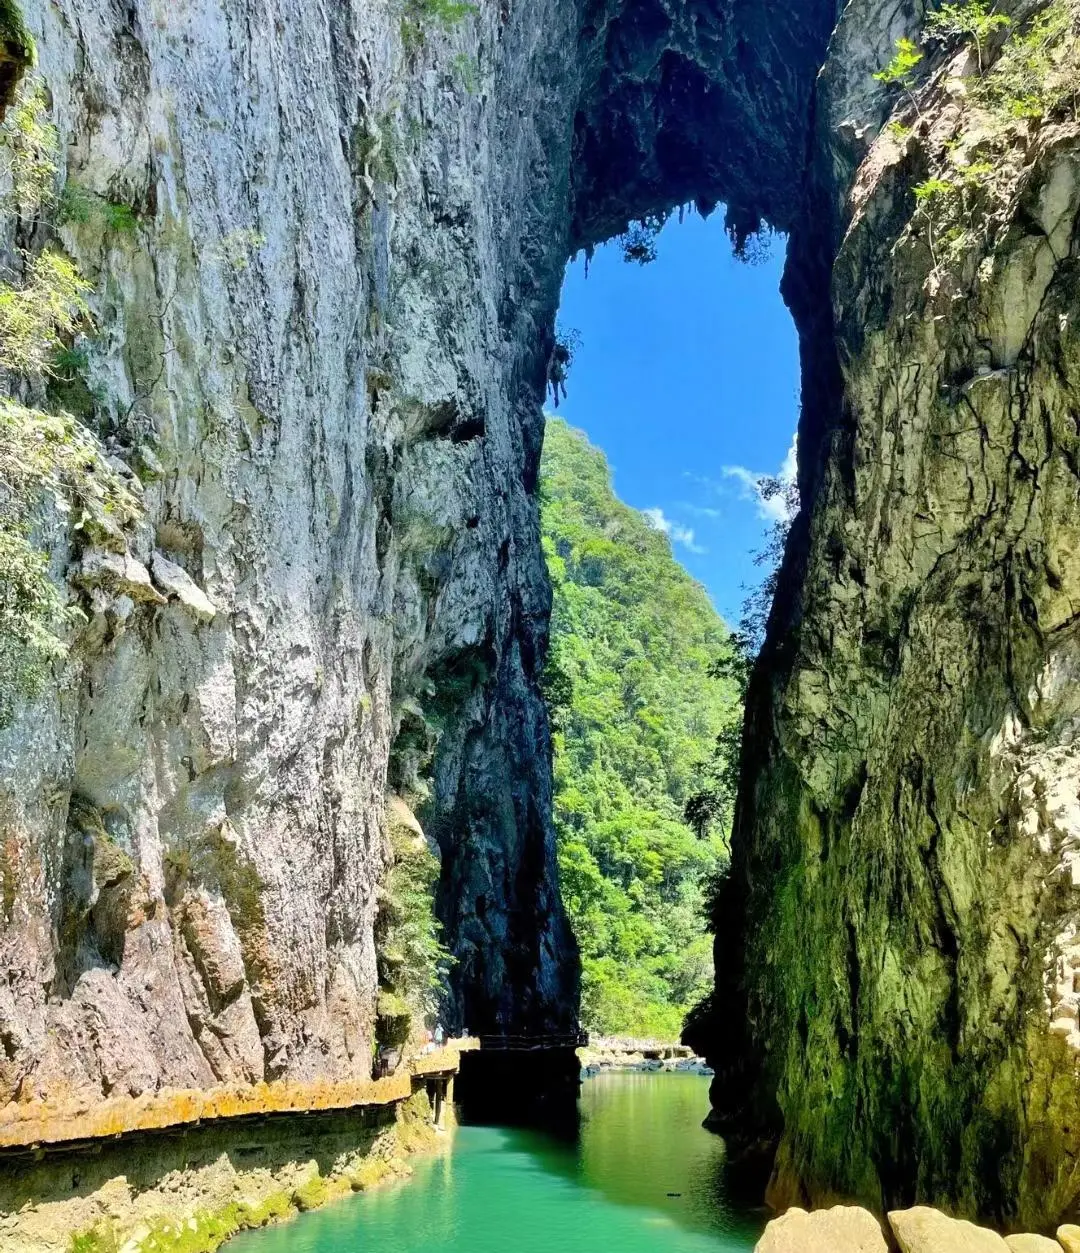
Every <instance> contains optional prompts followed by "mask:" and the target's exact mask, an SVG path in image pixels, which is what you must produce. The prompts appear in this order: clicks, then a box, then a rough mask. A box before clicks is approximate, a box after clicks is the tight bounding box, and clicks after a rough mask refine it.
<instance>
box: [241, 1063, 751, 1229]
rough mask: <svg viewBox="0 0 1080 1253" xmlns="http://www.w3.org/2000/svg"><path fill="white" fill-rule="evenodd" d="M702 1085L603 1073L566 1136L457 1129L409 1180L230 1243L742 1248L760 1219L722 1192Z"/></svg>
mask: <svg viewBox="0 0 1080 1253" xmlns="http://www.w3.org/2000/svg"><path fill="white" fill-rule="evenodd" d="M708 1094H709V1081H708V1080H707V1079H704V1078H701V1077H699V1076H697V1075H685V1074H677V1073H676V1074H639V1073H621V1074H609V1075H600V1076H598V1077H597V1078H594V1079H588V1080H586V1081H585V1083H584V1085H583V1087H582V1090H581V1102H580V1110H581V1119H580V1127H579V1129H578V1132H577V1135H576V1136H573V1137H569V1138H566V1139H560V1138H557V1137H554V1136H549V1135H546V1134H543V1133H541V1132H536V1131H522V1130H519V1129H516V1128H506V1127H472V1126H465V1127H461V1128H459V1129H458V1130H457V1132H456V1133H455V1139H454V1148H453V1152H451V1153H447V1154H445V1155H442V1156H438V1157H431V1158H426V1159H420V1160H418V1161H417V1163H416V1169H415V1173H414V1175H413V1177H412V1178H411V1179H409V1180H407V1181H405V1182H402V1183H395V1184H391V1185H389V1186H387V1187H385V1188H382V1189H376V1190H375V1191H373V1192H371V1193H368V1194H367V1195H363V1196H356V1197H352V1198H348V1199H346V1200H344V1201H341V1202H339V1203H337V1204H333V1205H329V1206H327V1208H326V1209H323V1210H318V1211H316V1212H314V1213H312V1214H306V1215H304V1216H302V1217H301V1218H299V1219H297V1220H295V1221H293V1222H291V1223H286V1224H285V1225H284V1226H281V1227H272V1228H268V1229H266V1230H264V1231H257V1232H249V1233H247V1234H246V1235H242V1236H239V1237H237V1239H236V1240H235V1241H234V1242H233V1243H232V1244H231V1245H230V1246H229V1249H230V1253H607V1251H608V1250H610V1251H611V1253H747V1250H750V1249H752V1248H753V1247H754V1242H755V1240H756V1239H757V1237H758V1236H759V1235H760V1234H761V1230H762V1227H763V1225H764V1219H763V1218H762V1217H760V1216H757V1215H751V1214H747V1213H739V1212H737V1211H736V1209H734V1208H733V1207H732V1205H731V1204H730V1202H729V1200H728V1196H727V1190H726V1183H725V1173H724V1147H723V1142H722V1141H721V1140H720V1139H718V1138H717V1137H716V1136H714V1135H711V1134H710V1133H709V1132H707V1131H705V1130H703V1129H702V1127H701V1119H702V1117H703V1116H704V1114H705V1113H706V1112H707V1110H708V1108H709V1095H708Z"/></svg>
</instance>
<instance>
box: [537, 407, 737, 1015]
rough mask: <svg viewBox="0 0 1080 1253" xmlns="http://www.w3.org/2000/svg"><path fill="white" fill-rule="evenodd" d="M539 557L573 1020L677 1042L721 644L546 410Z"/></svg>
mask: <svg viewBox="0 0 1080 1253" xmlns="http://www.w3.org/2000/svg"><path fill="white" fill-rule="evenodd" d="M543 494H544V495H543V534H544V551H545V554H546V557H547V562H548V569H549V571H550V574H551V581H552V584H553V588H554V609H553V616H552V646H551V655H550V660H549V664H548V670H547V690H548V698H549V704H550V706H551V711H552V719H553V725H554V738H555V820H556V828H557V832H558V845H559V865H560V871H561V876H562V891H563V896H564V899H565V901H566V905H567V908H568V910H569V913H570V917H571V921H572V923H573V926H574V930H575V932H576V934H577V938H578V941H579V943H580V945H581V953H582V966H583V972H582V982H583V996H582V1018H583V1021H584V1024H585V1025H586V1026H587V1027H588V1028H590V1029H592V1030H594V1031H600V1032H606V1033H613V1032H617V1033H625V1034H634V1035H645V1034H656V1035H661V1036H667V1037H675V1036H676V1035H677V1034H678V1032H679V1029H680V1025H681V1022H682V1019H683V1016H684V1014H685V1013H686V1011H687V1009H688V1008H689V1007H690V1005H691V1004H692V1003H693V1002H694V1001H695V1000H696V999H697V998H699V997H700V996H701V995H702V994H703V993H704V992H705V991H707V989H708V987H709V986H710V982H711V977H712V964H711V952H710V942H709V939H708V937H707V934H706V929H705V928H706V924H705V918H704V913H705V911H704V905H703V898H704V892H705V890H706V886H707V882H708V880H709V878H710V877H711V875H712V874H714V873H715V871H716V869H717V867H718V864H719V863H720V861H721V859H723V858H724V857H725V856H726V831H725V830H723V829H721V826H720V822H719V821H717V822H715V823H713V824H708V823H705V824H702V829H701V830H700V831H699V832H695V830H693V829H692V828H691V826H690V825H689V824H688V823H687V822H686V820H685V810H686V806H687V802H688V801H689V800H690V799H691V797H693V796H694V795H695V794H696V793H697V792H698V791H699V789H700V788H701V787H702V784H703V781H704V775H705V774H706V773H707V771H708V769H709V766H708V765H707V763H711V762H712V759H713V754H714V748H715V745H716V742H717V738H718V737H719V736H720V735H721V733H722V732H723V730H724V729H725V728H726V727H729V726H730V725H731V724H732V722H733V721H734V720H735V719H736V718H737V716H738V695H737V690H736V686H735V684H734V683H733V682H732V681H731V680H730V679H727V678H718V677H713V675H712V674H711V671H712V670H713V668H714V667H715V663H716V662H717V661H718V659H720V658H722V657H723V656H725V655H727V654H728V653H729V652H730V642H729V635H728V631H727V628H726V627H725V625H724V623H723V621H722V620H721V618H720V617H719V615H718V614H717V613H716V611H715V610H714V609H713V607H712V604H711V603H710V601H709V598H708V596H707V595H706V593H705V590H704V588H702V587H701V585H700V584H698V583H697V582H695V581H694V580H693V579H692V578H691V577H690V576H689V575H688V574H687V573H686V571H685V570H683V568H682V567H681V566H680V565H679V563H678V562H677V561H676V560H675V558H674V556H673V555H672V550H671V544H670V541H669V540H668V538H667V536H665V535H664V534H662V533H661V532H660V531H658V530H656V529H655V528H654V527H653V526H651V525H650V523H649V522H648V520H647V519H646V518H645V517H644V516H643V515H642V514H641V513H640V512H638V511H637V510H636V509H631V508H630V507H629V506H627V505H625V504H623V503H622V502H621V501H620V500H618V499H617V498H616V496H615V494H614V492H613V491H612V485H611V474H610V471H609V468H608V465H607V462H606V460H605V458H604V454H603V453H602V452H601V451H600V450H599V449H597V448H594V447H593V446H592V445H591V444H590V443H589V442H588V439H587V438H586V437H585V435H584V434H583V433H582V432H580V431H575V430H573V429H572V428H570V427H569V426H567V424H566V423H565V422H563V421H560V420H556V419H549V421H548V424H547V433H546V436H545V441H544V457H543Z"/></svg>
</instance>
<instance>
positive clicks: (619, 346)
mask: <svg viewBox="0 0 1080 1253" xmlns="http://www.w3.org/2000/svg"><path fill="white" fill-rule="evenodd" d="M657 247H658V256H657V259H656V260H655V261H654V262H652V263H651V264H650V265H646V266H639V265H633V264H627V263H626V262H625V261H624V260H623V259H622V254H621V252H620V250H619V248H618V246H617V245H608V246H607V247H605V248H602V249H600V250H598V251H597V253H596V255H595V256H594V258H593V260H592V264H591V265H590V267H589V274H588V278H586V276H585V264H584V260H583V259H578V260H577V261H575V262H574V263H573V264H572V265H571V266H569V267H568V269H567V272H566V281H565V284H564V287H563V302H562V312H561V314H560V317H559V323H560V326H561V327H563V328H564V329H565V328H571V327H572V328H574V329H576V330H577V331H578V332H579V333H580V335H581V343H580V346H579V348H578V351H577V354H576V357H575V360H574V365H573V370H572V372H571V374H570V378H569V395H568V397H567V398H566V399H565V400H564V401H562V403H561V404H560V406H559V409H558V410H557V412H558V413H559V414H560V415H561V416H562V417H564V418H566V419H567V420H568V421H569V422H570V423H571V424H572V425H573V426H577V427H580V428H582V429H583V430H585V431H586V432H587V433H588V435H589V438H590V439H591V440H592V442H593V443H594V444H597V445H599V446H600V447H601V448H602V449H603V450H604V452H606V453H607V456H608V460H609V461H610V463H611V466H612V469H613V471H614V475H615V490H616V491H617V493H618V494H619V496H620V497H621V498H622V499H623V500H625V501H626V502H627V503H628V504H630V505H633V506H634V507H635V508H638V509H642V510H645V511H647V512H648V513H649V516H650V518H651V519H652V520H653V521H654V523H655V524H656V525H657V526H659V527H661V528H663V529H664V530H666V531H667V532H668V534H669V535H670V537H671V540H672V544H673V547H674V551H675V555H676V556H677V557H678V558H679V560H680V561H681V562H682V563H683V565H685V566H686V568H687V569H688V570H689V571H690V572H691V573H692V574H693V575H694V576H695V577H696V578H698V579H700V580H701V582H702V583H704V584H705V586H706V587H707V588H708V589H709V592H710V593H711V595H712V598H713V602H714V603H715V605H716V607H717V608H718V609H719V610H720V612H721V613H722V614H723V615H724V617H725V618H727V620H728V621H729V622H731V623H734V622H736V621H737V620H738V617H739V606H740V604H741V602H742V599H743V595H744V591H743V585H744V584H747V583H753V582H755V581H756V580H757V578H758V577H759V575H758V571H757V570H756V569H755V567H754V564H753V559H752V554H753V552H754V550H755V549H757V548H759V547H760V546H761V542H762V540H763V537H764V534H765V531H766V530H767V528H768V527H769V525H770V519H769V516H768V514H769V509H770V505H769V503H768V502H762V501H761V500H760V499H759V497H758V495H757V493H756V492H755V490H754V484H755V481H756V480H757V478H758V477H759V476H761V475H766V474H778V473H780V472H781V470H782V468H783V467H784V465H785V460H787V462H788V465H789V467H790V464H791V449H792V442H793V438H794V433H795V427H796V424H797V421H798V404H799V401H798V392H799V366H798V346H797V339H796V336H795V328H794V326H793V325H792V322H791V318H790V316H789V315H788V312H787V309H786V308H785V307H784V304H783V302H782V301H781V299H780V293H779V290H778V289H779V285H780V274H781V270H782V269H783V249H782V246H781V244H780V242H779V241H778V242H777V243H776V245H775V246H774V249H773V256H772V257H771V259H770V260H769V261H768V262H766V263H765V264H762V265H755V266H748V265H744V264H743V263H741V262H739V261H736V260H735V259H734V257H732V255H731V247H730V245H729V243H728V240H727V237H726V236H725V234H724V228H723V212H722V210H721V211H718V212H717V213H715V214H714V215H713V216H712V217H711V218H710V219H709V220H708V221H703V220H702V219H701V218H700V217H698V216H697V215H696V214H693V215H690V216H688V217H687V219H686V221H685V222H683V223H682V224H680V223H679V222H678V221H677V220H676V219H672V221H670V222H669V223H668V225H667V226H666V227H665V229H664V231H663V233H662V234H661V236H660V239H659V241H658V245H657ZM775 506H776V502H773V506H772V507H774V508H775Z"/></svg>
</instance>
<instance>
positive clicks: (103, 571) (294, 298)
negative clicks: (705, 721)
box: [0, 0, 576, 1102]
mask: <svg viewBox="0 0 1080 1253" xmlns="http://www.w3.org/2000/svg"><path fill="white" fill-rule="evenodd" d="M417 7H418V6H413V8H417ZM420 7H422V6H420ZM513 7H514V12H513V13H511V12H510V11H509V9H508V6H505V5H497V4H491V5H485V6H484V8H483V12H482V13H480V14H479V15H478V16H477V17H476V18H475V19H471V18H470V20H469V21H468V23H465V22H462V23H459V24H457V25H454V26H453V27H444V25H442V24H440V23H439V22H437V21H431V22H424V23H422V25H421V26H417V25H415V24H414V25H412V26H410V27H409V28H408V29H406V24H405V23H404V22H403V16H402V7H401V6H400V5H396V4H370V3H367V2H366V0H365V2H364V3H360V2H359V0H357V2H355V3H345V2H343V3H334V4H331V5H328V6H325V5H324V6H316V5H310V4H306V3H300V2H299V0H297V2H296V3H292V2H286V3H283V4H275V3H271V4H267V3H262V2H260V0H251V3H246V2H242V3H235V2H232V0H230V2H229V3H223V2H221V0H196V2H194V3H184V4H175V3H164V2H159V0H147V2H146V3H141V2H140V3H136V4H132V5H126V6H117V5H115V4H112V3H109V2H108V0H72V2H71V3H67V2H66V0H65V2H64V3H61V4H51V3H50V4H46V3H36V2H34V3H27V4H25V5H24V15H25V19H26V23H27V25H28V27H29V28H30V30H31V32H32V34H33V36H34V39H35V41H36V45H37V49H38V58H39V64H38V67H37V70H36V71H35V72H36V73H37V74H38V75H39V76H40V80H41V81H42V82H43V83H44V84H45V86H46V88H47V91H48V93H49V99H50V101H51V110H50V112H51V116H52V117H53V118H54V119H55V121H56V123H57V125H58V127H59V129H60V133H61V139H62V167H63V168H62V170H61V172H60V179H61V180H64V181H66V182H67V184H68V186H69V187H70V186H73V185H74V186H78V187H79V188H82V189H84V190H85V193H86V194H89V195H91V196H94V197H99V198H100V200H97V199H95V200H94V203H95V204H98V203H107V204H119V205H122V206H126V207H127V208H128V210H129V217H130V222H131V225H130V228H129V229H124V230H116V229H110V228H109V227H108V225H107V222H103V221H102V219H101V215H99V214H97V213H93V214H89V215H83V216H85V217H87V218H88V220H85V221H80V220H78V215H76V220H71V219H70V218H69V219H68V220H67V221H62V222H61V223H60V224H59V225H55V223H56V222H57V220H58V217H59V216H60V215H57V214H55V213H46V214H45V215H43V216H44V217H45V218H46V219H48V220H47V221H45V222H44V223H41V222H36V223H33V224H31V225H30V226H27V225H26V224H23V225H22V226H21V227H20V228H19V233H18V234H15V233H9V243H10V245H11V247H12V248H14V247H15V246H17V245H21V246H26V245H30V246H35V245H40V243H41V242H42V241H43V239H45V238H48V237H49V235H50V234H52V233H54V232H55V233H57V234H58V235H59V239H60V242H61V243H62V245H63V247H64V248H66V249H67V250H68V251H69V252H70V253H71V255H72V256H73V257H74V258H75V259H76V260H77V261H78V262H79V264H80V265H81V267H82V269H83V271H84V273H85V274H86V275H87V277H88V278H89V279H90V280H91V282H92V283H93V287H94V292H93V297H92V305H93V310H94V315H95V321H96V327H97V329H96V334H95V335H94V336H93V337H91V338H89V339H88V341H87V343H86V357H87V362H88V364H87V366H86V370H85V374H86V378H85V380H82V382H83V384H84V387H83V392H84V393H85V395H86V396H88V397H89V399H88V400H87V401H86V403H85V406H84V413H83V416H84V417H85V420H86V421H87V422H88V424H90V425H91V426H92V427H93V428H94V429H95V430H96V431H97V432H98V433H99V434H100V436H101V438H102V440H103V441H104V443H105V445H106V447H107V449H108V451H109V452H110V453H111V454H112V456H113V457H114V464H115V465H116V466H118V467H119V469H120V472H121V473H123V474H124V475H125V476H126V477H127V478H128V479H129V481H130V482H131V484H132V485H133V489H134V490H136V491H137V492H138V495H139V496H140V498H141V504H142V509H141V518H140V519H139V520H138V521H137V522H136V523H134V524H133V525H132V526H130V527H129V528H128V529H127V532H126V533H125V534H122V535H120V536H119V537H116V536H113V537H112V542H111V545H110V546H111V548H113V549H114V550H117V551H113V552H111V553H109V552H102V551H100V545H99V546H97V547H90V548H89V549H88V548H87V545H86V543H85V542H84V541H83V540H82V539H81V538H80V537H79V536H76V535H71V536H69V535H67V534H65V533H64V530H63V528H62V527H60V528H57V527H56V526H53V527H52V534H53V536H54V543H53V551H54V554H55V555H54V567H55V569H56V572H57V575H58V577H60V578H63V576H64V574H65V572H66V573H67V574H68V576H69V581H70V582H71V584H72V593H71V594H72V596H73V598H74V597H78V600H79V603H80V604H81V606H82V608H83V609H84V611H85V612H86V614H87V616H88V619H89V622H88V625H86V626H85V627H84V628H82V629H80V630H79V631H78V632H77V633H76V634H75V635H74V637H73V639H72V652H71V659H70V661H69V663H68V664H67V665H66V666H63V667H59V666H58V667H57V668H56V672H55V681H54V682H53V683H52V684H50V685H49V686H48V689H47V690H46V692H45V693H44V694H43V696H42V697H41V698H40V699H38V700H37V701H36V702H34V703H33V704H32V705H28V706H24V708H23V709H22V710H21V711H20V713H19V716H18V717H17V719H16V721H15V722H14V724H13V725H12V726H10V727H9V728H8V729H7V730H5V731H4V732H3V733H2V734H0V778H2V789H0V790H2V797H3V818H2V822H3V836H4V840H3V847H4V900H5V917H4V920H3V924H2V929H0V950H2V953H3V963H2V965H3V971H4V974H3V977H2V979H0V1039H2V1040H3V1043H4V1047H3V1050H2V1051H0V1102H2V1101H3V1100H11V1099H17V1100H28V1099H34V1098H35V1097H38V1096H46V1095H55V1094H62V1093H63V1092H64V1091H67V1090H82V1089H89V1090H91V1091H93V1090H95V1089H96V1090H100V1091H101V1092H104V1093H111V1092H123V1091H128V1092H131V1093H137V1092H140V1091H143V1090H147V1089H153V1088H155V1087H158V1086H162V1085H164V1086H176V1087H185V1086H190V1085H192V1084H194V1085H206V1084H210V1083H213V1082H215V1081H235V1080H240V1081H242V1080H250V1079H254V1078H263V1077H265V1078H276V1077H289V1078H297V1079H299V1078H308V1077H314V1076H318V1075H327V1076H339V1077H344V1076H348V1075H352V1074H357V1073H359V1074H366V1073H368V1072H369V1069H370V1062H371V1040H372V1022H373V1017H374V1013H375V998H376V960H375V950H374V942H373V920H374V916H375V912H376V908H377V895H378V888H379V883H380V880H381V878H382V874H383V870H384V866H385V861H386V848H385V841H386V836H385V824H384V806H385V794H386V789H387V780H388V773H389V778H390V783H391V786H393V787H397V788H399V789H401V790H405V791H407V792H409V795H410V797H411V799H413V801H414V803H419V801H420V800H422V799H423V798H424V790H423V781H424V779H425V778H427V777H430V776H431V775H432V773H434V776H435V787H434V792H433V794H432V795H431V796H430V799H429V801H428V805H427V813H426V816H425V819H426V822H427V825H428V829H429V833H430V834H434V835H437V836H438V838H439V840H440V841H441V843H442V846H443V853H444V870H443V894H444V896H445V898H446V901H447V907H446V913H447V922H448V924H449V928H450V932H449V934H450V938H451V941H452V943H453V946H454V948H455V951H456V954H457V957H458V959H459V965H458V967H457V971H456V974H455V995H456V1009H455V1010H452V1012H451V1016H452V1017H454V1018H456V1019H457V1020H458V1021H457V1022H451V1023H449V1024H448V1025H450V1026H456V1025H460V1021H461V1020H463V1019H468V1022H469V1025H470V1026H471V1027H473V1028H475V1029H477V1030H485V1031H499V1030H504V1029H507V1028H513V1029H516V1030H528V1029H534V1028H536V1027H541V1028H546V1029H548V1030H558V1029H560V1028H567V1027H570V1026H572V1025H573V1023H574V1019H575V1004H576V1000H575V997H576V994H575V986H576V975H575V960H574V953H573V945H572V942H571V941H570V939H569V936H568V933H567V928H566V924H565V922H564V920H563V915H562V911H561V906H560V904H559V902H558V897H557V889H556V886H555V871H554V857H553V849H552V842H551V834H550V817H549V814H548V809H549V806H548V802H547V797H548V789H549V782H548V775H547V760H548V733H547V728H546V722H545V717H544V713H543V709H542V704H541V701H540V699H539V697H538V694H537V686H536V679H537V671H538V667H539V666H540V664H541V661H542V656H543V651H544V647H545V638H546V612H547V604H548V591H547V586H546V581H545V577H544V574H543V567H542V561H541V557H540V550H539V544H538V540H537V520H536V509H535V502H534V500H533V498H532V495H531V491H532V488H533V486H534V480H535V473H536V462H537V459H538V451H539V439H540V419H539V400H540V394H541V393H542V391H543V387H544V378H545V369H546V360H547V352H548V348H549V340H548V337H549V329H548V328H549V326H550V322H551V320H552V311H553V309H554V305H555V302H556V299H557V293H558V284H559V279H560V267H561V258H562V255H563V246H562V245H561V244H556V246H555V247H549V246H548V245H547V243H546V234H545V232H547V231H548V230H549V229H550V227H549V220H550V218H551V217H552V215H553V213H554V212H555V210H554V209H553V206H556V207H557V206H563V208H562V211H561V216H562V217H563V218H565V199H566V177H567V175H566V171H567V161H566V150H567V147H568V143H569V123H568V120H567V116H568V115H567V109H568V107H569V106H568V105H567V104H564V103H562V102H561V100H560V96H559V90H558V75H559V74H561V72H562V71H561V66H559V65H558V64H556V63H554V62H553V61H552V60H551V58H549V57H548V56H547V55H546V52H547V48H548V47H549V46H553V45H555V46H557V45H558V43H559V41H560V39H562V40H563V42H565V41H566V40H567V39H569V36H570V27H569V25H568V24H567V16H566V15H565V14H563V13H561V12H560V6H559V5H556V4H549V5H546V6H537V5H535V4H530V5H529V6H524V5H515V6H513ZM541 34H542V35H543V37H544V42H542V41H541V39H540V38H539V36H540V35H541ZM406 35H411V38H410V39H409V40H408V41H406V40H405V38H404V36H406ZM555 104H558V105H559V107H558V108H555V107H554V105H555ZM13 230H14V228H13V227H12V225H11V223H10V222H9V232H13ZM541 239H543V240H545V243H544V246H543V247H541V246H540V244H539V242H538V241H539V240H541ZM9 255H12V256H14V253H13V252H12V253H9ZM440 731H441V732H442V733H443V734H442V739H441V741H438V733H439V732H440ZM437 741H438V742H439V743H440V745H441V746H440V747H439V749H438V757H437V761H436V764H435V766H434V768H433V767H432V765H431V763H430V758H431V755H432V752H433V751H434V749H435V744H436V742H437ZM392 750H393V761H392V762H391V754H392Z"/></svg>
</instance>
